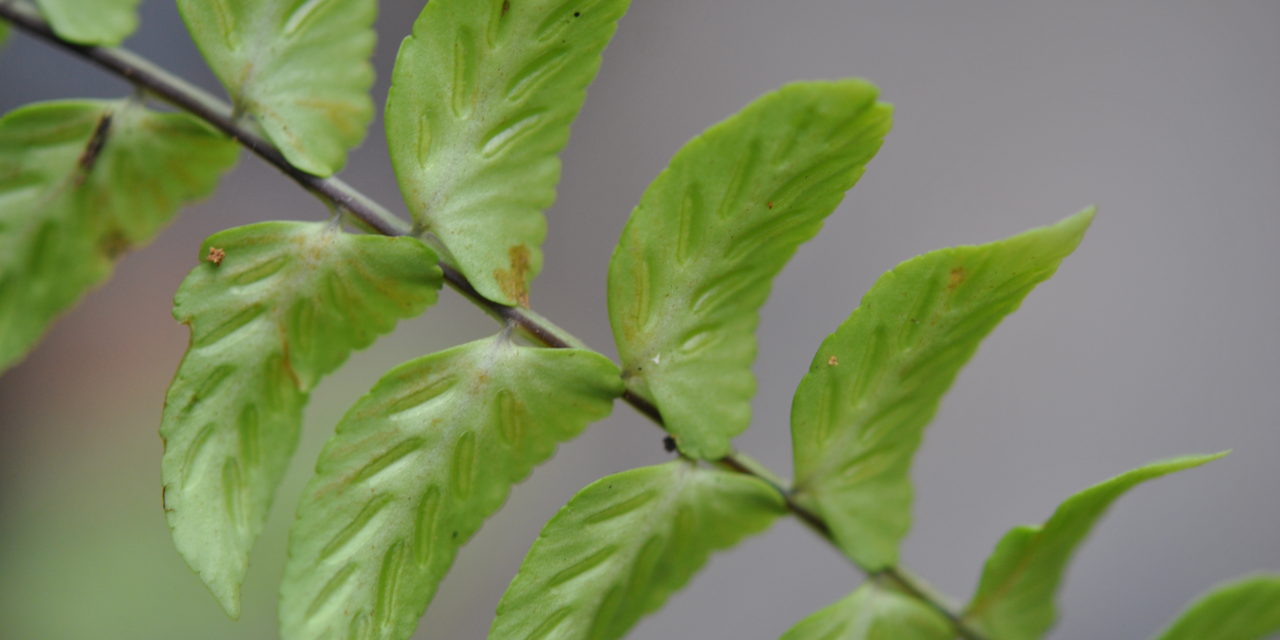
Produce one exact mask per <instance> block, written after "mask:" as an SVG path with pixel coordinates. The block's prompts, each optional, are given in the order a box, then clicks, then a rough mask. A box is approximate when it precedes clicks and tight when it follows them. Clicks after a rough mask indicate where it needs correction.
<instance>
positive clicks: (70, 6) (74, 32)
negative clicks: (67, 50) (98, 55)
mask: <svg viewBox="0 0 1280 640" xmlns="http://www.w3.org/2000/svg"><path fill="white" fill-rule="evenodd" d="M141 1H142V0H36V6H37V7H39V9H40V13H41V14H43V15H44V18H45V20H48V21H49V26H50V27H52V28H53V32H54V33H56V34H58V37H59V38H62V39H64V40H69V41H71V42H74V43H76V44H85V45H97V46H100V47H114V46H116V45H118V44H120V43H121V42H124V40H125V38H128V37H129V36H130V35H132V34H133V32H134V31H135V30H136V29H137V28H138V3H139V2H141Z"/></svg>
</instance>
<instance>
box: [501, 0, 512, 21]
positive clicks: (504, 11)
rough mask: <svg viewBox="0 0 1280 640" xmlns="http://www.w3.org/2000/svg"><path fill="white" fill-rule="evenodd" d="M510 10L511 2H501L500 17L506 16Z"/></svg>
mask: <svg viewBox="0 0 1280 640" xmlns="http://www.w3.org/2000/svg"><path fill="white" fill-rule="evenodd" d="M510 10H511V0H502V16H504V17H505V16H506V15H507V12H508V11H510Z"/></svg>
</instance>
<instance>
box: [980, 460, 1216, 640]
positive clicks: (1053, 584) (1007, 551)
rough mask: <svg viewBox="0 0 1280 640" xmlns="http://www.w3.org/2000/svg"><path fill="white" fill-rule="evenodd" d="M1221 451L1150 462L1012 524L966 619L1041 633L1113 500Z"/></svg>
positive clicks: (1013, 636)
mask: <svg viewBox="0 0 1280 640" xmlns="http://www.w3.org/2000/svg"><path fill="white" fill-rule="evenodd" d="M1224 455H1226V453H1219V454H1215V455H1207V456H1186V457H1182V458H1173V459H1170V460H1163V461H1160V462H1153V463H1151V464H1148V465H1146V466H1143V467H1139V468H1137V469H1134V470H1132V471H1129V472H1126V473H1122V474H1120V475H1118V476H1116V477H1114V478H1111V479H1110V480H1107V481H1106V482H1102V483H1100V484H1096V485H1094V486H1092V487H1089V488H1088V489H1085V490H1084V491H1081V492H1080V493H1077V494H1076V495H1074V496H1071V497H1070V498H1068V499H1067V500H1066V501H1064V502H1063V503H1062V504H1061V505H1059V506H1058V509H1057V510H1056V511H1054V512H1053V515H1052V516H1050V517H1049V519H1048V520H1047V521H1045V523H1044V524H1042V525H1038V526H1021V527H1015V528H1013V529H1011V530H1010V531H1009V532H1008V533H1006V534H1005V536H1004V537H1003V538H1001V539H1000V542H998V543H996V548H995V550H994V551H992V552H991V557H989V558H987V563H986V565H985V566H984V567H983V569H982V580H981V581H980V582H979V583H978V590H977V592H976V593H975V594H974V596H973V599H972V600H970V601H969V605H968V606H967V607H966V608H965V612H964V619H965V620H967V621H970V622H971V623H973V624H974V625H975V626H976V627H977V628H978V629H980V630H982V631H983V632H985V633H986V634H987V635H988V636H989V637H992V638H1001V640H1006V639H1007V640H1035V639H1036V638H1040V637H1041V636H1043V635H1044V634H1045V633H1046V632H1047V631H1048V630H1049V629H1050V628H1051V627H1052V626H1053V622H1054V620H1055V619H1056V617H1057V612H1056V611H1055V609H1054V604H1053V601H1054V598H1055V597H1056V595H1057V591H1058V585H1059V584H1061V582H1062V576H1063V574H1064V573H1065V572H1066V568H1067V563H1068V562H1070V561H1071V556H1072V554H1073V553H1074V552H1075V549H1076V547H1077V546H1079V544H1080V543H1081V542H1083V541H1084V539H1085V537H1086V536H1088V535H1089V531H1090V530H1091V529H1092V528H1093V525H1094V523H1095V522H1097V521H1098V519H1099V518H1101V517H1102V515H1103V514H1104V513H1106V511H1107V508H1109V507H1110V506H1111V503H1112V502H1115V500H1116V499H1117V498H1119V497H1120V496H1122V495H1124V493H1125V492H1127V491H1128V490H1129V489H1132V488H1133V487H1135V486H1137V485H1139V484H1142V483H1143V482H1146V481H1147V480H1152V479H1155V478H1159V477H1160V476H1163V475H1167V474H1170V473H1173V472H1175V471H1181V470H1183V469H1190V468H1191V467H1198V466H1200V465H1202V464H1204V463H1206V462H1210V461H1212V460H1217V459H1218V458H1221V457H1222V456H1224Z"/></svg>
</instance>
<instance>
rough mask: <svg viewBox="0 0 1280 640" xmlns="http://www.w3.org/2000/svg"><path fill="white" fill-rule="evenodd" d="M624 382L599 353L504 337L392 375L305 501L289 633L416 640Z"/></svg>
mask: <svg viewBox="0 0 1280 640" xmlns="http://www.w3.org/2000/svg"><path fill="white" fill-rule="evenodd" d="M621 387H622V385H621V382H620V381H619V379H618V369H617V367H616V366H614V364H613V363H612V362H609V360H608V359H607V358H604V357H603V356H600V355H599V354H596V353H593V352H589V351H582V350H578V349H542V348H532V347H521V346H517V345H515V344H514V343H512V342H511V341H510V339H509V338H507V337H506V336H505V335H499V336H496V337H494V338H489V339H485V340H480V341H477V342H472V343H469V344H465V345H462V346H459V347H454V348H452V349H448V350H446V351H442V352H440V353H436V354H433V355H430V356H426V357H423V358H419V359H417V360H413V361H410V362H408V363H406V364H404V365H401V366H399V367H397V368H395V369H393V370H391V371H390V372H389V373H387V375H386V376H384V377H383V378H382V380H380V381H379V382H378V384H377V385H375V386H374V388H373V390H372V391H370V392H369V393H368V394H367V395H366V396H365V397H363V398H361V399H360V401H359V402H357V403H356V405H355V406H354V407H352V408H351V410H350V411H348V412H347V415H346V416H345V417H344V418H343V419H342V422H341V423H339V424H338V428H337V433H336V434H335V435H334V436H333V438H331V439H330V440H329V443H328V444H327V445H326V446H325V449H324V451H323V453H321V455H320V460H319V462H317V464H316V475H315V476H314V477H313V478H312V480H311V482H310V483H309V484H308V485H307V489H306V491H305V493H304V494H303V498H302V503H301V505H300V506H299V508H298V517H297V520H296V521H295V523H294V525H293V531H292V532H291V534H290V542H289V562H288V564H287V566H286V568H285V578H284V585H283V587H282V588H281V600H280V620H281V629H282V635H283V637H284V638H285V639H286V640H300V639H303V638H331V637H332V638H337V637H341V638H356V639H360V640H367V639H372V638H379V639H402V638H408V637H409V636H410V635H412V634H413V630H414V627H415V626H416V625H417V622H418V618H419V617H421V615H422V612H423V610H424V609H426V607H427V604H428V603H429V602H430V601H431V598H432V596H433V595H434V594H435V590H436V585H437V584H438V583H439V582H440V580H441V579H442V578H443V577H444V575H445V573H446V572H447V571H448V569H449V566H450V565H451V564H452V563H453V558H454V555H455V554H456V553H457V551H458V548H459V547H461V546H462V545H463V544H464V543H466V541H467V540H468V539H469V538H470V537H471V536H472V535H473V534H474V533H475V532H476V531H477V530H478V529H479V528H480V525H481V524H482V523H483V522H484V520H485V519H486V518H487V517H488V516H489V515H491V514H492V513H494V512H495V511H497V510H498V508H499V507H501V506H502V503H503V502H504V501H505V500H506V497H507V493H508V491H509V490H510V488H511V486H512V485H513V484H515V483H517V482H519V481H520V480H522V479H524V478H525V476H527V475H528V474H529V472H530V471H531V470H532V469H533V467H535V466H536V465H538V464H540V463H541V462H543V461H545V460H546V459H548V458H550V457H551V454H552V453H553V452H554V451H555V448H556V446H557V445H558V444H559V443H561V442H564V441H566V440H569V439H571V438H573V437H575V436H577V435H578V433H580V432H581V431H582V430H583V429H584V428H585V427H586V426H587V424H588V423H590V422H592V421H595V420H599V419H601V418H604V417H605V416H607V415H608V414H609V411H610V410H611V408H612V405H613V399H614V398H615V397H617V396H618V395H619V394H620V393H621V392H622V388H621Z"/></svg>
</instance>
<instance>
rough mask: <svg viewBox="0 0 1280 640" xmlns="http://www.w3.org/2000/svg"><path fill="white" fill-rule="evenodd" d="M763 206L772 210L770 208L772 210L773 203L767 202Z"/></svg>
mask: <svg viewBox="0 0 1280 640" xmlns="http://www.w3.org/2000/svg"><path fill="white" fill-rule="evenodd" d="M765 206H766V207H769V208H770V209H772V208H773V202H772V201H770V202H767V203H765Z"/></svg>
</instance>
